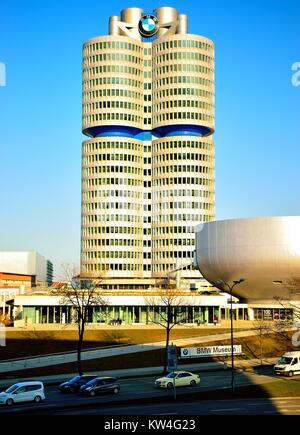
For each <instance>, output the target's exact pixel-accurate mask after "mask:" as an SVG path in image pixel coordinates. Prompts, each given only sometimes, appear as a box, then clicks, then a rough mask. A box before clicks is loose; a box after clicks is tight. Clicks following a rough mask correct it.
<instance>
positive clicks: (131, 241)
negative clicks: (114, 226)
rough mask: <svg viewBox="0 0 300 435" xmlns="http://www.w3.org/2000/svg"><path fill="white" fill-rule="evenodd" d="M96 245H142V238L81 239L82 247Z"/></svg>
mask: <svg viewBox="0 0 300 435" xmlns="http://www.w3.org/2000/svg"><path fill="white" fill-rule="evenodd" d="M96 246H133V247H134V246H136V247H141V246H143V241H142V240H134V239H123V238H121V239H91V240H85V241H82V247H83V248H84V249H86V248H93V247H96Z"/></svg>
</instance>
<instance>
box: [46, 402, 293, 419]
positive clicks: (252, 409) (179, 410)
mask: <svg viewBox="0 0 300 435" xmlns="http://www.w3.org/2000/svg"><path fill="white" fill-rule="evenodd" d="M51 415H102V416H108V415H122V416H126V415H131V416H132V415H136V416H138V415H147V416H153V417H160V416H170V417H171V416H187V415H208V416H216V415H300V399H298V398H295V399H242V400H241V399H239V400H219V401H216V400H201V401H196V402H189V403H180V402H179V403H167V404H165V403H161V404H156V405H155V404H151V405H138V404H137V405H134V406H132V405H131V406H123V407H118V408H116V407H114V408H113V407H105V408H103V409H101V408H100V407H99V406H98V407H93V408H89V409H81V410H68V411H56V412H55V411H54V412H51Z"/></svg>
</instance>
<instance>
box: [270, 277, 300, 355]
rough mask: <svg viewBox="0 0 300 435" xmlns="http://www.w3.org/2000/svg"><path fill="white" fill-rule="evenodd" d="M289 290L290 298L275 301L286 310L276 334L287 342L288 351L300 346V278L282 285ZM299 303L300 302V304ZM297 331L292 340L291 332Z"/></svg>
mask: <svg viewBox="0 0 300 435" xmlns="http://www.w3.org/2000/svg"><path fill="white" fill-rule="evenodd" d="M282 285H283V286H284V287H285V289H287V290H288V293H289V295H288V297H285V298H281V297H274V300H275V301H276V302H277V303H278V304H279V305H280V306H281V307H282V308H283V309H284V316H282V317H281V318H280V319H279V320H278V321H277V322H275V325H276V328H275V329H276V333H277V334H278V336H279V337H280V338H281V340H282V341H284V342H285V344H286V346H287V348H288V349H291V350H292V349H293V348H294V347H298V346H299V345H300V342H299V335H300V300H299V299H300V296H299V295H300V277H292V278H290V279H288V280H286V281H285V282H283V283H282ZM298 301H299V302H298ZM295 329H297V331H296V332H295V333H294V335H293V336H292V338H291V331H293V330H295Z"/></svg>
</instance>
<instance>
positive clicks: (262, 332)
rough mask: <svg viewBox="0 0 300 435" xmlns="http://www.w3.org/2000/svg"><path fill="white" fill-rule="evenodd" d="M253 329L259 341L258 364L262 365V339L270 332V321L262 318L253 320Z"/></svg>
mask: <svg viewBox="0 0 300 435" xmlns="http://www.w3.org/2000/svg"><path fill="white" fill-rule="evenodd" d="M253 329H254V332H255V334H256V336H257V337H258V341H259V350H260V365H261V366H262V365H263V352H264V348H263V345H264V340H265V338H267V337H268V336H269V335H270V333H271V332H272V323H270V322H268V321H266V320H264V319H258V320H255V321H254V322H253Z"/></svg>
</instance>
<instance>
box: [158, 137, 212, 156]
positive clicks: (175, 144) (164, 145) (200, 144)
mask: <svg viewBox="0 0 300 435" xmlns="http://www.w3.org/2000/svg"><path fill="white" fill-rule="evenodd" d="M213 147H214V145H213V143H212V142H211V141H209V140H207V141H203V140H201V139H199V140H174V139H171V138H168V139H157V140H155V141H153V146H152V148H153V154H156V153H160V152H161V151H167V150H170V149H177V148H184V149H186V148H192V149H193V148H197V149H202V150H208V151H211V150H212V149H213Z"/></svg>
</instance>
